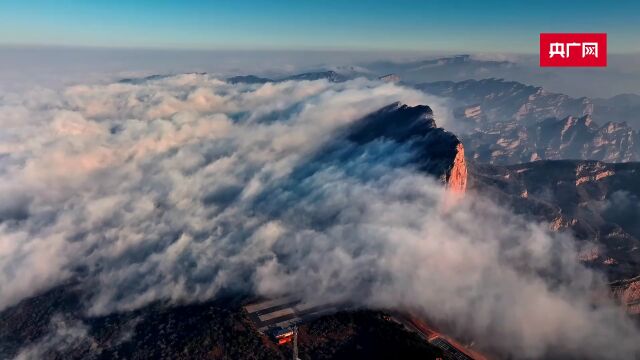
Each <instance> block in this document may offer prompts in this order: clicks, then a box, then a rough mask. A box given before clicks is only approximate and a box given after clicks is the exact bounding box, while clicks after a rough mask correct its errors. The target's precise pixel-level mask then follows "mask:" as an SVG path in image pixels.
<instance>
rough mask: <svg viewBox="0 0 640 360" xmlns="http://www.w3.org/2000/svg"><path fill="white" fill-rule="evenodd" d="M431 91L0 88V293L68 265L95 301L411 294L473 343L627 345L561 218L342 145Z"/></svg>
mask: <svg viewBox="0 0 640 360" xmlns="http://www.w3.org/2000/svg"><path fill="white" fill-rule="evenodd" d="M395 101H401V102H403V103H406V104H409V105H417V104H428V105H430V106H431V107H432V108H433V109H434V113H435V117H436V122H437V123H438V124H439V125H441V126H447V122H448V118H449V116H448V112H447V111H448V110H447V108H446V107H445V106H444V105H445V104H446V103H445V102H444V101H443V100H441V99H437V98H433V97H429V96H426V95H424V94H422V93H420V92H418V91H416V90H412V89H408V88H404V87H402V86H398V85H394V84H385V83H382V82H377V81H367V80H364V79H358V80H353V81H348V82H346V83H340V84H333V83H329V82H327V81H324V80H319V81H288V82H282V83H268V84H264V85H247V84H228V83H226V82H224V81H222V80H218V79H216V78H214V77H212V76H209V75H206V74H186V75H178V76H170V77H167V78H163V79H156V80H152V81H147V82H141V83H139V84H124V83H113V84H102V85H78V86H73V87H69V88H66V89H65V90H64V91H52V90H46V89H35V90H32V91H29V92H26V93H22V94H19V95H17V94H4V95H2V96H1V97H0V128H1V129H2V131H1V132H0V309H7V308H9V307H10V306H12V305H14V304H16V303H17V302H19V301H20V300H22V299H25V298H27V297H31V296H34V295H37V294H38V293H40V292H42V291H44V290H46V289H49V288H51V287H52V286H55V285H57V284H61V283H63V282H65V281H68V280H70V279H79V280H78V281H80V282H81V284H83V286H84V287H86V289H87V290H86V291H87V294H88V296H87V298H86V300H85V303H84V306H85V308H84V309H83V311H84V312H85V313H86V314H88V315H102V314H108V313H112V312H115V311H127V310H132V309H138V308H140V307H143V306H145V305H148V304H150V303H153V302H155V301H166V302H168V303H170V304H178V303H189V302H195V301H204V300H208V299H212V298H215V297H216V296H217V295H219V294H221V293H222V292H229V291H231V292H234V291H238V292H244V293H251V294H255V295H260V296H267V297H271V296H282V295H289V294H291V293H294V292H295V293H296V294H297V295H298V296H301V297H302V298H303V299H305V300H308V301H320V302H336V303H341V302H347V303H350V304H355V305H359V306H367V307H375V308H392V309H411V310H412V311H415V312H419V313H422V314H425V315H426V316H428V317H429V318H430V319H434V320H435V321H437V322H446V323H447V324H448V326H449V327H450V328H451V329H453V331H455V332H456V333H460V334H463V335H465V336H468V337H471V338H473V339H476V340H477V341H478V343H480V344H484V346H486V347H489V348H491V349H493V350H496V351H499V352H501V353H504V354H513V355H517V356H518V357H526V358H534V357H540V356H544V355H545V354H547V353H548V352H549V351H553V352H554V353H564V354H571V355H574V356H580V357H593V358H628V357H632V356H634V355H637V354H638V351H639V350H640V345H638V342H637V339H638V336H639V335H640V334H638V332H637V330H636V328H635V327H634V325H633V324H632V323H631V322H630V321H629V320H628V319H627V318H626V316H625V315H624V314H623V313H622V310H620V309H618V308H617V307H615V306H614V305H613V304H611V303H609V302H608V301H606V300H600V301H598V303H597V305H596V304H594V302H593V301H592V300H593V294H598V293H599V292H600V291H605V290H604V286H605V284H604V281H603V280H602V278H601V277H600V276H598V275H597V274H594V273H593V272H591V271H589V270H587V269H585V268H584V267H583V266H582V265H581V264H580V263H579V262H578V261H577V256H576V250H575V244H574V242H573V240H572V239H571V238H570V237H569V236H567V235H553V234H551V233H549V232H548V231H547V230H546V227H545V225H544V224H533V223H529V222H527V221H525V220H523V219H522V218H520V217H517V216H515V215H513V214H512V213H511V212H510V211H509V210H508V209H503V208H500V207H498V206H496V205H495V204H493V203H492V202H491V201H490V200H488V199H485V198H483V197H482V195H478V194H473V193H471V192H469V193H468V194H467V195H466V196H465V198H464V199H461V200H458V202H457V203H456V204H455V206H451V204H450V202H449V201H448V200H447V195H446V194H445V192H446V190H445V189H444V188H443V186H442V184H440V183H438V182H436V181H435V180H433V179H431V178H429V177H428V176H426V175H425V174H423V173H420V172H419V171H417V170H416V169H414V168H412V167H411V166H410V164H408V162H407V159H408V158H410V156H411V154H410V152H411V151H412V150H411V147H409V146H406V144H399V143H396V142H394V141H392V140H384V139H380V140H377V141H373V142H371V143H368V144H360V145H356V144H352V143H348V142H346V141H344V139H343V135H344V133H345V131H346V129H348V128H349V126H350V125H352V124H354V123H355V122H357V121H358V120H359V119H361V118H362V117H363V116H365V115H367V114H369V113H371V112H372V111H375V110H377V109H379V108H381V107H383V106H385V105H388V104H390V103H393V102H395Z"/></svg>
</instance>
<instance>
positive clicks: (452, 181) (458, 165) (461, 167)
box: [446, 143, 467, 194]
mask: <svg viewBox="0 0 640 360" xmlns="http://www.w3.org/2000/svg"><path fill="white" fill-rule="evenodd" d="M456 152H457V153H456V156H455V158H454V159H453V164H452V166H451V168H450V169H449V171H448V172H447V177H446V184H447V189H449V190H450V191H452V192H454V193H459V194H460V193H464V192H465V191H466V189H467V163H466V161H465V159H464V146H462V143H460V144H458V145H457V146H456Z"/></svg>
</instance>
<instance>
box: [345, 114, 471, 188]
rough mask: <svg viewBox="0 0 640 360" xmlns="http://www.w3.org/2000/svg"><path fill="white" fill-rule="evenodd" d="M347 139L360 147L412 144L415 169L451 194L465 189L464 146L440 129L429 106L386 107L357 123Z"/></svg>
mask: <svg viewBox="0 0 640 360" xmlns="http://www.w3.org/2000/svg"><path fill="white" fill-rule="evenodd" d="M347 138H348V140H350V141H352V142H355V143H358V144H365V143H370V142H372V141H375V140H379V139H391V140H394V141H396V142H399V143H409V144H410V146H412V147H413V148H414V149H415V151H414V153H415V154H416V155H415V158H414V159H412V160H411V161H412V164H413V165H414V166H417V167H418V168H419V169H420V170H422V171H424V172H426V173H428V174H430V175H432V176H435V177H436V178H438V179H440V181H442V182H443V183H445V184H446V185H447V187H448V188H449V189H451V190H452V191H455V192H464V191H465V189H466V183H467V167H466V162H465V158H464V147H463V145H462V143H461V142H460V140H459V139H458V138H457V137H456V136H455V135H453V134H452V133H450V132H448V131H445V130H444V129H442V128H439V127H437V125H436V122H435V120H434V119H433V111H432V110H431V108H430V107H429V106H426V105H418V106H414V107H411V106H407V105H404V104H401V103H394V104H391V105H388V106H385V107H383V108H382V109H380V110H378V111H376V112H374V113H372V114H370V115H368V116H366V117H365V118H363V119H362V120H360V121H358V122H357V123H356V124H355V125H354V126H353V128H352V129H351V130H350V132H349V134H348V137H347Z"/></svg>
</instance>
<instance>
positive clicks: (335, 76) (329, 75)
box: [278, 70, 350, 82]
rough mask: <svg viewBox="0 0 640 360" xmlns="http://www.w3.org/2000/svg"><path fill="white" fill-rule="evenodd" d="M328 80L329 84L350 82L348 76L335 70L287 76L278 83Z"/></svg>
mask: <svg viewBox="0 0 640 360" xmlns="http://www.w3.org/2000/svg"><path fill="white" fill-rule="evenodd" d="M320 79H326V80H328V81H329V82H344V81H347V80H349V79H350V78H349V77H347V76H346V75H343V74H339V73H337V72H335V71H333V70H328V71H318V72H308V73H303V74H297V75H292V76H287V77H285V78H282V79H280V80H278V81H288V80H309V81H312V80H320Z"/></svg>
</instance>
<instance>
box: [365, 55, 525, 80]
mask: <svg viewBox="0 0 640 360" xmlns="http://www.w3.org/2000/svg"><path fill="white" fill-rule="evenodd" d="M363 66H364V67H366V68H367V69H369V70H370V71H372V72H375V73H377V74H380V75H384V74H389V73H393V74H396V75H397V76H399V77H400V78H402V79H403V81H405V82H406V83H410V84H416V83H420V82H425V81H437V80H452V79H453V80H466V79H474V78H486V77H488V76H492V75H502V74H504V73H505V71H509V70H510V69H512V68H515V67H517V65H516V64H515V63H513V62H510V61H503V60H484V59H477V58H474V57H472V56H471V55H456V56H450V57H438V58H432V59H424V60H416V61H403V62H400V61H377V62H373V63H368V64H363Z"/></svg>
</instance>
